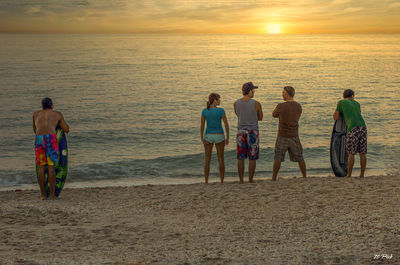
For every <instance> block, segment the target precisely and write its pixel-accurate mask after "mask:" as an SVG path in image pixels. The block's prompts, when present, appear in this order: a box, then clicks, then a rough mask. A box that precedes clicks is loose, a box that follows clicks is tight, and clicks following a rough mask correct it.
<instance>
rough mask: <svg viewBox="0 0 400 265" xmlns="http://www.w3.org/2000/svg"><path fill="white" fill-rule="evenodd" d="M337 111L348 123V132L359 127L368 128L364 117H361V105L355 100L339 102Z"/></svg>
mask: <svg viewBox="0 0 400 265" xmlns="http://www.w3.org/2000/svg"><path fill="white" fill-rule="evenodd" d="M336 110H337V111H339V112H340V113H341V114H342V115H343V117H344V120H345V122H346V125H347V132H350V131H351V129H353V128H355V127H358V126H364V127H365V126H366V125H365V121H364V119H363V117H362V116H361V107H360V103H358V102H357V101H355V100H354V99H342V100H340V101H339V102H338V105H337V108H336Z"/></svg>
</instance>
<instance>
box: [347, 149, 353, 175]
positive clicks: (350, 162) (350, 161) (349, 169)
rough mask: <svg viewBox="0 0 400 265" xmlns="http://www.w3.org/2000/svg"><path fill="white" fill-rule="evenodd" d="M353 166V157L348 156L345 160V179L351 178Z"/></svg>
mask: <svg viewBox="0 0 400 265" xmlns="http://www.w3.org/2000/svg"><path fill="white" fill-rule="evenodd" d="M353 166H354V155H352V154H349V158H348V159H347V177H349V178H350V177H351V173H352V172H353Z"/></svg>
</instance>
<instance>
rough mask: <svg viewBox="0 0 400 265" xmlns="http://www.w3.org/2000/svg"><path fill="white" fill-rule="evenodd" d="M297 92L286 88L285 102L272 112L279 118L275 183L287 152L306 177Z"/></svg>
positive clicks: (273, 177)
mask: <svg viewBox="0 0 400 265" xmlns="http://www.w3.org/2000/svg"><path fill="white" fill-rule="evenodd" d="M294 93H295V90H294V88H293V87H291V86H285V87H284V88H283V91H282V97H283V100H284V101H285V102H282V103H279V104H278V105H277V106H276V108H275V110H274V111H273V112H272V116H273V117H274V118H279V130H278V136H277V138H276V142H275V157H274V167H273V173H272V180H273V181H275V180H276V178H277V176H278V172H279V169H280V168H281V162H283V161H284V160H285V154H286V151H289V156H290V160H291V161H293V162H298V163H299V168H300V171H301V173H302V175H303V178H305V177H306V162H305V161H304V158H303V147H302V146H301V142H300V138H299V130H298V128H299V119H300V116H301V112H302V108H301V105H300V104H299V103H298V102H296V101H294V99H293V97H294Z"/></svg>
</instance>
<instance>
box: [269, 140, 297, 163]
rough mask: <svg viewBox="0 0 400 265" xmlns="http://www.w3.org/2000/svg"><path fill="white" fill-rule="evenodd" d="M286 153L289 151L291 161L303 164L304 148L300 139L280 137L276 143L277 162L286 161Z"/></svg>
mask: <svg viewBox="0 0 400 265" xmlns="http://www.w3.org/2000/svg"><path fill="white" fill-rule="evenodd" d="M286 151H289V157H290V160H291V161H293V162H303V161H304V158H303V147H302V146H301V142H300V138H299V137H298V136H297V137H290V138H286V137H281V136H278V137H277V138H276V142H275V157H274V159H275V161H280V162H283V161H285V154H286Z"/></svg>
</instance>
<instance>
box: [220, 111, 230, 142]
mask: <svg viewBox="0 0 400 265" xmlns="http://www.w3.org/2000/svg"><path fill="white" fill-rule="evenodd" d="M222 121H223V122H224V125H225V133H226V138H225V145H228V144H229V124H228V119H227V118H226V114H225V115H224V116H222Z"/></svg>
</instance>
